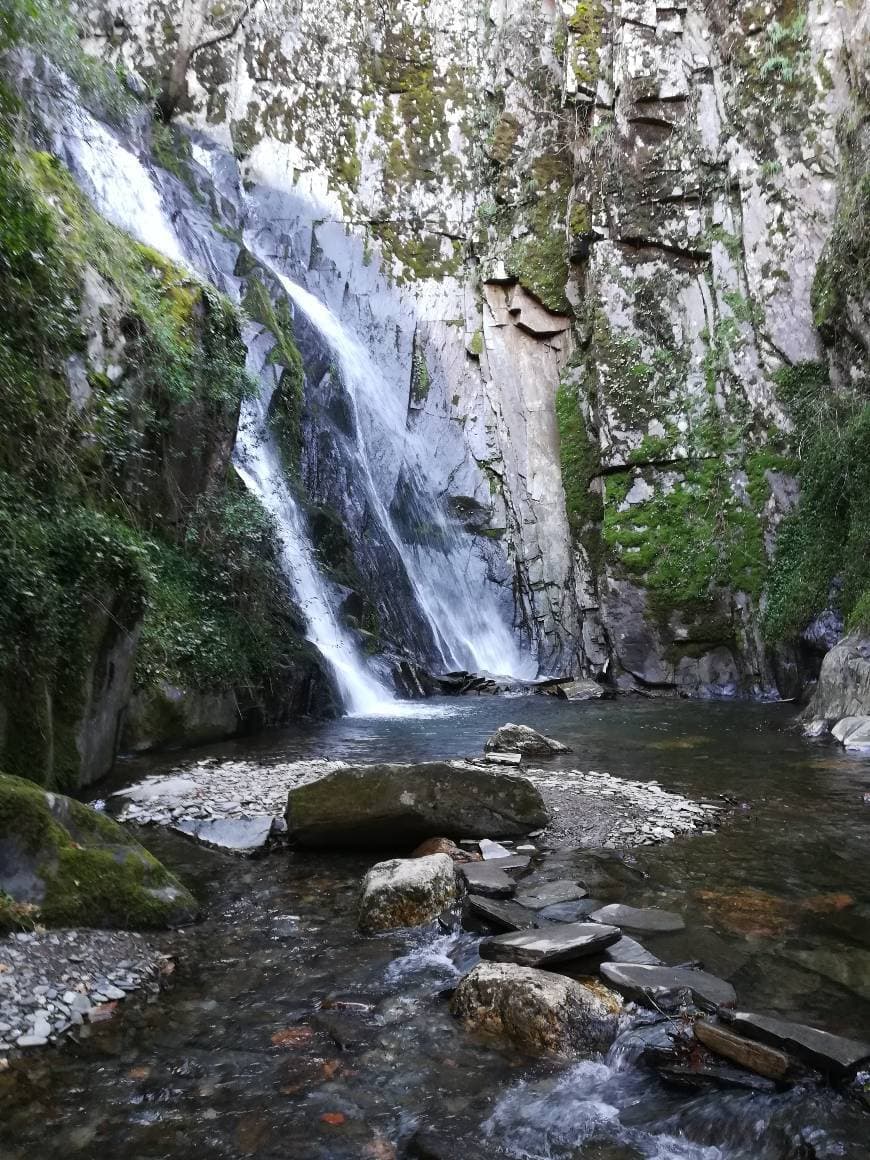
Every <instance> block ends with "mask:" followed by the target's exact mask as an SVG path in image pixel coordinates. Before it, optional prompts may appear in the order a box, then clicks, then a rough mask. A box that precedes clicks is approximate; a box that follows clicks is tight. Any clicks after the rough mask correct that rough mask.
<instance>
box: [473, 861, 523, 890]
mask: <svg viewBox="0 0 870 1160" xmlns="http://www.w3.org/2000/svg"><path fill="white" fill-rule="evenodd" d="M461 871H462V877H463V878H464V879H465V884H466V886H467V887H468V889H469V890H472V891H474V893H475V894H484V895H486V897H487V898H510V897H511V895H512V894H513V893H514V890H515V889H516V885H515V883H514V880H513V879H512V878H509V877H508V876H507V874H505V872H504V870H502V868H501V867H500V866H498V865H496V863H495V862H466V863H464V864H463V865H462V867H461Z"/></svg>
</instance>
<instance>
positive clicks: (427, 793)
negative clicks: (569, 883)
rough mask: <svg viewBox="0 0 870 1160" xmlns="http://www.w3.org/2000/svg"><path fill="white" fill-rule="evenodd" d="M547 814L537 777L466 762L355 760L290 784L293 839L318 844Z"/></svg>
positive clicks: (376, 843)
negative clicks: (355, 763) (356, 762)
mask: <svg viewBox="0 0 870 1160" xmlns="http://www.w3.org/2000/svg"><path fill="white" fill-rule="evenodd" d="M547 819H548V814H547V810H546V807H545V805H544V802H543V799H542V798H541V795H540V793H539V791H538V790H537V789H536V788H535V786H533V785H532V784H531V782H529V781H527V780H526V779H525V778H522V777H517V776H515V775H513V774H507V773H496V772H495V771H494V770H491V769H485V768H481V767H479V766H472V765H468V764H465V763H462V762H444V761H430V762H424V763H422V764H420V765H369V766H349V767H347V768H345V769H337V770H334V771H332V772H331V773H328V774H326V775H325V776H324V777H321V778H318V779H317V780H316V781H311V782H308V783H307V784H305V785H300V786H297V787H295V788H294V789H291V790H290V793H289V796H288V802H287V831H288V835H289V838H290V840H291V842H294V843H296V844H297V845H302V846H312V847H316V846H342V847H347V846H357V847H359V846H364V847H374V848H378V847H380V848H384V847H389V846H397V845H399V844H400V843H404V844H412V843H417V842H421V841H423V840H424V839H425V838H428V837H430V836H431V835H432V834H443V835H445V836H446V837H449V838H452V839H454V840H457V839H460V838H466V837H481V836H491V837H511V836H520V835H524V834H526V833H528V831H529V830H531V829H535V828H536V827H538V826H541V825H545V824H546V822H547Z"/></svg>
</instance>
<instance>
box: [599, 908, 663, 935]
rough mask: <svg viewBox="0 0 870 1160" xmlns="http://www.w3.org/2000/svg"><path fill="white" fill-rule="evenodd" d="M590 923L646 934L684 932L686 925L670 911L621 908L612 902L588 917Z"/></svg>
mask: <svg viewBox="0 0 870 1160" xmlns="http://www.w3.org/2000/svg"><path fill="white" fill-rule="evenodd" d="M589 918H590V919H591V920H592V922H604V923H607V924H608V925H610V926H619V927H622V929H623V930H636V931H640V932H642V933H646V934H663V933H665V932H667V931H675V930H685V929H686V924H685V922H684V921H683V918H682V916H681V915H679V914H675V913H674V911H672V910H655V909H653V908H651V907H647V908H643V909H641V908H638V907H636V906H623V905H622V904H621V903H618V902H614V903H611V905H610V906H602V908H601V909H600V910H595V911H593V912H592V914H590V915H589Z"/></svg>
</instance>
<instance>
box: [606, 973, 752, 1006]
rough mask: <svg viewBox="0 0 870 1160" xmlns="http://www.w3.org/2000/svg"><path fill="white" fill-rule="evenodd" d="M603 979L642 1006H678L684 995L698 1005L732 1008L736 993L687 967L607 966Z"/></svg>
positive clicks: (727, 985) (714, 979) (711, 977)
mask: <svg viewBox="0 0 870 1160" xmlns="http://www.w3.org/2000/svg"><path fill="white" fill-rule="evenodd" d="M601 974H602V977H603V978H604V979H605V980H606V981H607V982H608V983H609V984H610V986H612V987H614V988H615V989H616V990H617V991H619V992H620V994H622V995H625V996H626V997H627V998H630V999H636V1000H637V1001H638V1002H640V1003H653V1004H655V1005H656V1006H662V1007H670V1008H674V1007H679V1006H680V1005H681V1004H682V1001H683V995H684V993H685V992H689V993H690V994H691V996H692V998H693V999H694V1000H695V1002H697V1003H701V1004H709V1005H711V1006H713V1007H733V1006H734V1004H735V1003H736V1002H737V994H736V992H735V990H734V988H733V987H732V986H731V984H730V983H727V982H726V981H725V980H724V979H719V978H717V977H716V976H715V975H711V974H708V973H707V972H706V971H701V970H693V969H689V968H685V967H666V966H661V967H656V966H647V965H644V964H631V963H604V964H603V965H602V967H601Z"/></svg>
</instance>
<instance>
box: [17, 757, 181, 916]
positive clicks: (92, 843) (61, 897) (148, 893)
mask: <svg viewBox="0 0 870 1160" xmlns="http://www.w3.org/2000/svg"><path fill="white" fill-rule="evenodd" d="M0 840H3V841H4V842H6V843H10V842H11V843H14V844H15V846H16V847H18V850H19V860H20V866H21V868H22V869H23V870H24V871H25V873H28V872H29V873H30V874H32V875H33V877H34V879H35V880H36V881H37V882H39V883H41V885H42V887H43V889H44V895H43V897H42V898H41V900H40V901H39V903H37V904H27V903H23V902H21V901H18V902H16V901H15V900H14V899H13V898H12V897H11V896H10V895H8V894H0V933H2V931H3V928H4V927H5V928H6V929H10V928H15V927H19V928H20V927H22V926H27V925H29V926H33V925H35V924H36V923H45V924H46V925H48V926H98V927H161V926H166V925H167V924H168V923H171V922H172V921H173V920H174V919H175V918H177V917H180V916H182V915H183V914H186V916H187V917H190V915H191V914H192V913H193V911H194V910H195V903H194V900H193V898H192V897H191V896H190V894H189V893H188V892H187V891H186V890H185V889H184V887H183V886H182V885H181V883H180V882H179V881H178V879H177V878H175V877H174V876H173V875H171V874H170V873H169V872H168V871H167V870H165V869H164V867H163V866H161V864H160V863H159V862H158V861H157V859H156V858H153V857H152V856H151V855H150V854H149V853H148V852H147V850H145V849H143V847H141V846H140V845H139V844H138V843H137V842H135V841H134V840H133V839H132V838H131V837H130V836H129V835H128V834H127V833H126V832H125V831H124V830H123V829H122V828H121V827H120V826H119V825H117V824H116V823H115V822H113V821H111V819H109V818H107V817H105V816H103V815H102V814H99V813H97V812H96V811H95V810H92V809H90V808H89V807H88V806H84V805H81V804H80V803H79V802H76V801H73V800H72V799H70V798H63V797H58V796H55V795H51V796H49V795H47V794H46V793H45V792H43V791H42V790H41V789H40V788H39V787H37V786H35V785H33V784H32V783H31V782H28V781H25V780H23V779H21V778H17V777H9V776H7V775H6V774H2V773H0Z"/></svg>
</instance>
